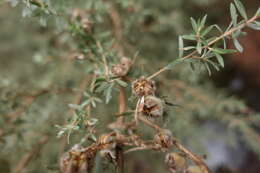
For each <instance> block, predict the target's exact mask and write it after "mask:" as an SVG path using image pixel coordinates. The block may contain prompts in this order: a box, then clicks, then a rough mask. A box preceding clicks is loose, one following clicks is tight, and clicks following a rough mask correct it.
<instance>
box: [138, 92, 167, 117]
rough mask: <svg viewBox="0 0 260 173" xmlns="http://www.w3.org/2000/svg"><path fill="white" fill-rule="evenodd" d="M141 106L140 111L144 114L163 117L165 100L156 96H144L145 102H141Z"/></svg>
mask: <svg viewBox="0 0 260 173" xmlns="http://www.w3.org/2000/svg"><path fill="white" fill-rule="evenodd" d="M140 108H141V110H140V111H141V112H142V113H143V114H144V115H147V116H150V117H152V118H157V117H161V116H162V115H163V102H162V100H161V99H159V98H157V97H155V96H151V95H150V96H146V97H145V98H144V103H141V105H140Z"/></svg>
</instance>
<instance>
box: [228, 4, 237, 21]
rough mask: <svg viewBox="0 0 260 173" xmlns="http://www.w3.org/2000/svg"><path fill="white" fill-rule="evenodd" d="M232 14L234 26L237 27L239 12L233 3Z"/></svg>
mask: <svg viewBox="0 0 260 173" xmlns="http://www.w3.org/2000/svg"><path fill="white" fill-rule="evenodd" d="M230 14H231V19H232V23H233V26H236V25H237V10H236V7H235V5H234V4H233V3H231V4H230Z"/></svg>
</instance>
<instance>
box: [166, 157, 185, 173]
mask: <svg viewBox="0 0 260 173" xmlns="http://www.w3.org/2000/svg"><path fill="white" fill-rule="evenodd" d="M165 163H166V165H167V167H168V169H169V171H170V172H172V173H175V172H176V171H182V170H184V169H185V167H186V160H185V158H184V157H183V156H182V155H181V154H179V153H174V152H173V153H168V154H167V155H166V157H165Z"/></svg>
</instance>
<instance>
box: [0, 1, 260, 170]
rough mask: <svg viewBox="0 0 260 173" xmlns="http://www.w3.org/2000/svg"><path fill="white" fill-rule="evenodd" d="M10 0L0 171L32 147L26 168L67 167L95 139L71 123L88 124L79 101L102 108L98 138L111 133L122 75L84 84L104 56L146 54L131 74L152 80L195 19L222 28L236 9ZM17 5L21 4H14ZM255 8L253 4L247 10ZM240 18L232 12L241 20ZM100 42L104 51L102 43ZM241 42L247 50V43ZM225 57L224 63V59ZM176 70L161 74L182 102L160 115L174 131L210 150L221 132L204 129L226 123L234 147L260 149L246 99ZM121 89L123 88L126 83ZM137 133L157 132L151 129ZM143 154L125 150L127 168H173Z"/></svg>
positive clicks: (202, 4) (4, 21)
mask: <svg viewBox="0 0 260 173" xmlns="http://www.w3.org/2000/svg"><path fill="white" fill-rule="evenodd" d="M9 1H10V2H9V3H6V2H2V3H1V7H0V8H1V10H0V26H1V28H0V31H1V32H0V38H1V46H0V56H1V60H0V61H1V62H0V115H1V116H0V146H1V148H2V149H1V151H0V172H3V173H8V172H15V171H17V169H19V164H21V165H22V164H23V163H21V160H24V159H26V156H27V154H28V153H29V154H30V153H32V156H31V157H32V159H30V161H29V162H28V163H26V164H25V165H23V166H24V169H23V171H22V172H26V173H34V172H35V173H36V172H37V173H41V172H42V173H46V172H59V171H58V159H59V157H60V155H61V154H62V153H63V152H64V151H66V150H67V149H68V148H70V147H71V146H72V145H73V144H75V143H80V142H81V143H83V144H84V145H88V144H90V142H89V141H88V140H86V139H85V138H84V137H86V136H87V135H90V136H91V135H93V134H92V133H86V129H84V128H81V127H80V123H78V124H77V125H76V126H70V122H74V121H76V122H80V119H81V117H80V116H79V115H80V113H78V114H77V115H76V116H77V117H76V118H75V115H74V116H73V112H74V109H76V110H77V109H78V107H77V106H79V105H80V104H84V105H83V106H87V105H91V104H92V107H97V109H94V110H93V111H92V115H93V117H94V119H90V120H91V121H95V123H94V124H95V126H96V129H98V130H97V135H99V134H101V133H103V132H106V131H107V127H106V125H107V124H108V123H110V122H112V121H114V120H115V119H116V117H115V116H114V114H115V112H116V110H117V95H118V89H117V88H116V87H114V85H118V84H120V81H115V83H111V84H110V85H111V86H105V88H106V89H103V90H101V89H100V90H101V91H102V92H100V93H97V94H95V95H89V92H90V91H91V90H92V89H91V86H88V85H85V86H84V81H85V80H86V78H87V79H88V78H89V74H91V73H95V74H103V73H104V71H105V69H104V68H103V64H102V62H103V59H102V55H103V54H105V55H106V57H107V61H108V63H109V67H111V66H112V65H113V64H115V63H117V62H118V61H119V59H120V57H121V56H123V55H124V56H128V57H131V58H133V57H134V56H135V55H136V54H137V52H138V55H137V56H138V58H137V60H136V61H137V62H136V64H135V65H134V70H133V69H132V70H131V71H130V76H131V77H132V78H137V77H139V76H140V75H145V76H147V75H149V74H152V73H154V72H155V71H157V70H158V69H159V68H161V67H163V66H165V65H167V64H168V63H169V62H172V61H173V60H175V57H176V58H177V57H178V52H179V50H178V46H179V45H180V43H178V38H179V37H178V36H179V35H184V34H189V33H191V32H192V27H191V24H190V16H192V17H194V19H196V20H197V19H198V18H201V19H202V18H203V16H204V15H205V14H207V16H208V17H207V18H208V19H207V20H208V23H206V24H205V25H206V26H209V25H210V24H215V23H218V24H220V26H222V25H225V23H226V21H230V20H231V19H229V18H223V16H224V15H221V16H219V14H222V13H223V14H226V13H228V11H225V9H228V5H229V4H228V2H219V1H216V0H175V1H172V0H160V1H158V0H141V1H140V0H139V1H137V0H131V1H130V0H117V1H102V0H89V1H84V0H76V1H68V0H57V1H48V0H31V1H30V0H29V1H28V0H24V1H17V0H9ZM10 3H11V4H12V5H17V6H16V8H12V7H11V6H10ZM111 6H112V7H113V8H114V11H116V12H115V13H116V14H114V15H115V16H116V17H115V18H116V19H117V20H116V21H113V16H112V18H111V16H110V15H111V14H110V12H111V11H110V10H111ZM216 6H217V7H219V8H216ZM222 7H225V8H222ZM75 9H81V10H83V11H87V14H84V15H87V16H88V18H89V19H90V20H91V22H92V25H93V31H92V32H91V33H89V34H85V33H84V28H82V26H81V25H80V23H78V22H77V20H74V19H73V20H72V16H73V12H75ZM255 10H256V8H255V7H252V9H251V7H250V8H249V9H248V11H249V12H251V11H255ZM239 12H240V13H242V15H243V16H244V17H245V15H244V14H243V12H241V11H239ZM117 14H118V15H119V16H117ZM227 16H228V15H227ZM117 17H119V18H117ZM235 18H236V17H235V14H233V16H232V22H233V24H234V25H236V24H237V23H236V21H235V20H236V19H235ZM245 18H246V17H245ZM38 22H39V23H40V25H39V24H38ZM114 22H118V23H114ZM117 25H119V26H120V27H121V28H117ZM225 26H226V25H225ZM115 32H116V33H115ZM118 33H120V34H119V36H118V35H117V34H118ZM211 34H212V35H213V34H219V33H218V32H217V31H214V32H213V33H211ZM95 40H98V41H99V42H100V43H101V44H102V48H98V47H97V46H96V43H95ZM235 42H236V41H235ZM188 44H192V43H191V42H189V41H188ZM235 44H237V46H236V47H237V48H238V49H239V43H237V42H236V43H235ZM111 47H113V48H114V49H111ZM118 47H120V48H119V51H118ZM120 49H121V50H120ZM240 49H241V48H240ZM82 55H83V57H80V56H82ZM181 57H182V56H181ZM217 60H218V61H217V62H218V63H220V64H222V63H223V62H222V61H223V60H222V59H221V60H219V59H217ZM214 62H215V61H214ZM172 69H173V70H172V71H171V72H167V73H166V74H164V75H161V76H160V77H158V78H157V79H156V83H157V84H158V88H159V91H158V93H159V94H160V96H162V97H163V96H165V97H164V98H165V99H166V100H167V101H169V102H171V103H174V104H177V105H179V106H177V107H170V106H168V107H167V115H166V116H165V117H164V121H163V120H159V121H158V123H159V124H160V125H161V126H162V127H167V128H169V129H170V130H171V131H172V132H173V133H174V135H175V136H176V137H178V139H180V141H182V142H183V143H185V144H186V145H188V146H189V147H190V148H192V150H194V151H197V153H199V154H201V155H202V154H205V153H206V154H207V150H206V146H205V143H203V142H204V141H205V140H211V138H212V137H216V138H217V137H218V135H217V134H218V132H216V131H207V130H205V129H204V128H202V126H203V124H206V123H217V124H221V125H224V127H225V130H226V131H227V135H226V136H225V139H222V138H221V137H220V139H219V140H226V141H227V142H228V143H229V144H230V146H235V145H237V144H238V142H237V138H240V137H241V138H242V139H243V141H245V143H246V145H247V146H248V148H249V149H250V150H252V151H254V152H255V153H257V154H260V146H259V145H258V143H259V134H258V133H257V132H256V131H255V129H256V128H257V127H259V121H260V118H259V115H257V114H256V113H249V114H248V115H247V113H245V112H246V110H247V109H248V108H247V106H246V105H245V103H244V102H243V100H240V99H238V98H236V97H234V96H231V95H230V94H229V93H228V92H227V91H225V90H220V89H218V88H216V87H215V86H214V85H213V84H212V81H211V80H210V79H209V77H208V75H207V71H206V69H204V70H203V69H202V70H194V71H193V70H192V69H191V67H190V66H189V65H188V64H180V65H178V66H174V67H173V68H172ZM212 72H213V73H215V71H214V70H213V71H212ZM96 80H101V79H96ZM118 82H119V83H118ZM100 85H102V82H101V84H100ZM112 85H113V86H112ZM120 85H125V84H124V83H122V81H121V84H120ZM87 86H88V87H87ZM99 87H100V86H99ZM109 88H110V89H109ZM126 89H127V97H128V98H129V99H128V105H129V106H128V107H129V109H134V108H135V103H133V101H132V100H131V86H129V85H128V86H126ZM84 92H85V95H84ZM80 95H83V97H82V98H80ZM78 98H80V103H79V102H78ZM90 98H91V99H92V102H90V101H91V99H90ZM100 99H101V100H102V103H100V102H101V100H100ZM68 105H70V106H68ZM79 110H81V109H79ZM95 119H98V121H97V122H96V120H95ZM55 125H58V127H59V128H57V127H56V126H55ZM66 125H67V126H66ZM60 130H61V131H62V130H63V131H64V134H66V133H67V132H66V130H67V131H69V133H70V138H69V144H67V137H66V135H64V136H63V137H61V138H57V134H58V133H59V134H60V135H61V136H62V134H61V131H60ZM138 130H139V131H141V132H142V133H144V136H146V137H147V138H149V137H150V136H149V135H150V134H151V132H150V129H148V128H145V127H142V128H140V129H138ZM229 132H232V133H229ZM233 132H234V133H233ZM62 133H63V132H62ZM45 136H48V137H47V142H46V144H45V142H42V143H41V142H40V143H39V141H41V139H42V138H44V137H45ZM92 137H93V138H95V136H92ZM82 139H84V140H82ZM37 147H39V151H38V150H37ZM144 153H145V154H144V155H143V154H142V153H138V152H137V153H133V154H129V156H127V160H128V162H127V163H128V164H127V168H128V170H129V171H128V172H136V170H135V169H134V167H135V166H137V167H138V166H139V167H140V168H139V170H143V172H145V171H147V172H148V171H149V172H163V171H164V172H166V170H165V169H164V166H163V164H162V163H163V155H161V154H158V153H156V152H144ZM157 156H158V157H157ZM157 158H159V159H157ZM151 163H152V164H151ZM147 167H148V168H147ZM97 170H98V169H97ZM97 172H98V171H97ZM101 172H102V171H101ZM140 172H141V171H140Z"/></svg>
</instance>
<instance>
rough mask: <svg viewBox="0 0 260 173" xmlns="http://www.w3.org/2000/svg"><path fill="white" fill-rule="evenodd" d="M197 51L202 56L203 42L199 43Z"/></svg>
mask: <svg viewBox="0 0 260 173" xmlns="http://www.w3.org/2000/svg"><path fill="white" fill-rule="evenodd" d="M196 49H197V51H198V53H199V54H201V50H202V47H201V42H200V41H198V43H197V48H196Z"/></svg>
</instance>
